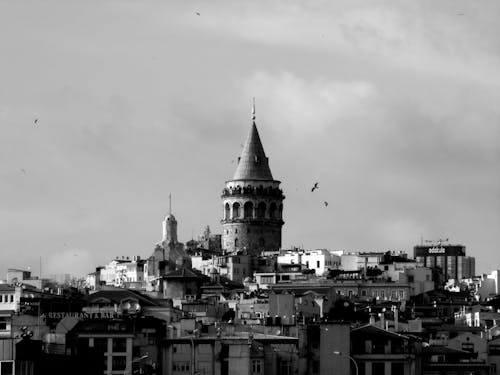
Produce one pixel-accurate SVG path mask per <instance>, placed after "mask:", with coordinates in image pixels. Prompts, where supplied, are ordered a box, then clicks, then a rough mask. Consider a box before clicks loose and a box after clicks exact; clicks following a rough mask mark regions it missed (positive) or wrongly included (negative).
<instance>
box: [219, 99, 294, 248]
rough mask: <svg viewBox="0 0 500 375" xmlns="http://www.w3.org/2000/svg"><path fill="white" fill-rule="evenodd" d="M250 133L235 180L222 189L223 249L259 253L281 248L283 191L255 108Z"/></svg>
mask: <svg viewBox="0 0 500 375" xmlns="http://www.w3.org/2000/svg"><path fill="white" fill-rule="evenodd" d="M252 115H253V116H252V120H253V121H252V126H251V128H250V133H249V134H248V138H247V140H246V143H245V145H244V147H243V151H242V152H241V156H240V157H239V158H238V166H237V167H236V172H235V173H234V176H233V178H232V180H229V181H226V187H225V188H224V190H223V192H222V196H221V199H222V205H223V218H222V221H221V223H222V229H223V232H222V249H223V250H225V251H226V252H234V251H238V250H246V251H247V252H248V254H250V255H256V254H258V253H259V252H260V251H262V250H278V249H279V248H280V247H281V228H282V226H283V223H284V222H283V199H285V197H284V195H283V191H282V190H281V189H280V188H279V185H280V181H278V180H275V179H273V176H272V174H271V170H270V169H269V159H268V158H267V156H266V154H265V152H264V148H263V147H262V143H261V141H260V137H259V132H258V131H257V126H256V125H255V107H254V108H253V111H252Z"/></svg>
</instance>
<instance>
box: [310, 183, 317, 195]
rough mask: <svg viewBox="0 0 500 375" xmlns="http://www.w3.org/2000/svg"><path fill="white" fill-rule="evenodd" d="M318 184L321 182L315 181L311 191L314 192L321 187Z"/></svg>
mask: <svg viewBox="0 0 500 375" xmlns="http://www.w3.org/2000/svg"><path fill="white" fill-rule="evenodd" d="M318 184H319V182H315V183H314V186H313V187H312V189H311V193H312V192H313V191H314V190H316V189H319V186H318Z"/></svg>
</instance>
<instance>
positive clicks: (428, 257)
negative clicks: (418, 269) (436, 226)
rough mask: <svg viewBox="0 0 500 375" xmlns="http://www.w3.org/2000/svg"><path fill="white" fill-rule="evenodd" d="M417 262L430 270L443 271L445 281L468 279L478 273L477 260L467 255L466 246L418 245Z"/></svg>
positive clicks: (414, 249) (415, 252)
mask: <svg viewBox="0 0 500 375" xmlns="http://www.w3.org/2000/svg"><path fill="white" fill-rule="evenodd" d="M413 251H414V257H415V260H416V261H417V262H418V263H420V264H421V265H423V266H424V267H429V268H439V269H441V270H442V272H443V275H444V278H445V280H448V279H455V280H461V279H468V278H472V277H474V275H475V273H476V266H475V264H476V260H475V258H473V257H468V256H466V255H465V246H464V245H443V244H442V243H441V242H438V243H437V244H434V245H417V246H415V247H414V248H413Z"/></svg>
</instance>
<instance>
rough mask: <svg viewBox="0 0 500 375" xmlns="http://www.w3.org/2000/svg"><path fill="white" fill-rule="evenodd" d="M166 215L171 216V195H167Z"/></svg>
mask: <svg viewBox="0 0 500 375" xmlns="http://www.w3.org/2000/svg"><path fill="white" fill-rule="evenodd" d="M168 214H169V215H172V194H169V195H168Z"/></svg>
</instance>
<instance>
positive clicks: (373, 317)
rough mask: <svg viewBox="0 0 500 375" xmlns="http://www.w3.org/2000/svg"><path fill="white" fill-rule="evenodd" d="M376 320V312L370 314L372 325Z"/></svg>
mask: <svg viewBox="0 0 500 375" xmlns="http://www.w3.org/2000/svg"><path fill="white" fill-rule="evenodd" d="M375 322H376V319H375V314H370V325H371V326H374V325H375Z"/></svg>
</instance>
